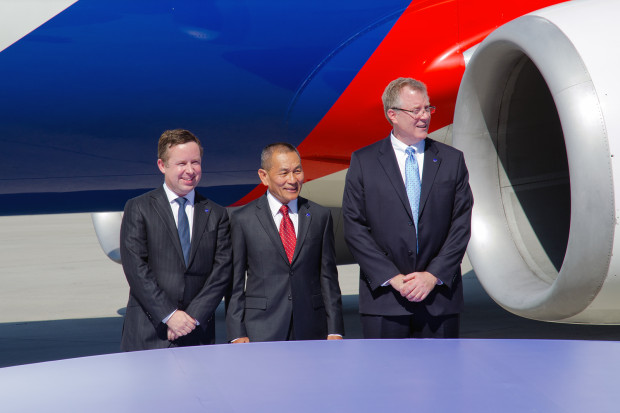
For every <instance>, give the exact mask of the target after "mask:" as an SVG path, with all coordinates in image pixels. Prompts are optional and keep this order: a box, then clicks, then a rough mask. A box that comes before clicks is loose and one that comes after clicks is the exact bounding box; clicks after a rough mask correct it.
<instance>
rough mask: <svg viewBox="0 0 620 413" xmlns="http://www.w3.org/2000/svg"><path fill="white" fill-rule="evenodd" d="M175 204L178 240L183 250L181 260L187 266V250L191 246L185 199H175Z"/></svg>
mask: <svg viewBox="0 0 620 413" xmlns="http://www.w3.org/2000/svg"><path fill="white" fill-rule="evenodd" d="M175 201H176V202H177V204H179V215H178V217H179V218H178V221H179V222H178V224H177V225H178V227H177V230H178V231H179V240H180V241H181V248H182V249H183V258H185V265H188V264H189V249H190V246H191V245H192V243H191V240H190V237H189V220H188V219H187V214H186V213H185V203H186V202H187V199H186V198H183V197H179V198H177V199H175Z"/></svg>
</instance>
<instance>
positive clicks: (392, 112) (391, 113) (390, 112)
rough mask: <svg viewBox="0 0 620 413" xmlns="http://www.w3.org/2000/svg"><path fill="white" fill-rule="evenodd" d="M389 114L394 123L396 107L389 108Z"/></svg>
mask: <svg viewBox="0 0 620 413" xmlns="http://www.w3.org/2000/svg"><path fill="white" fill-rule="evenodd" d="M387 115H388V118H389V119H390V121H391V122H392V124H394V122H395V121H396V111H395V110H394V109H388V111H387Z"/></svg>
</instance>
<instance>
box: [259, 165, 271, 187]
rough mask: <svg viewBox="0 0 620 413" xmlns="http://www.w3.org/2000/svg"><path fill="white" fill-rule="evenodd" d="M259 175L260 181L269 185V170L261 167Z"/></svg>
mask: <svg viewBox="0 0 620 413" xmlns="http://www.w3.org/2000/svg"><path fill="white" fill-rule="evenodd" d="M258 177H259V178H260V181H261V182H262V183H263V185H265V186H267V187H268V186H269V177H268V176H267V171H266V170H264V169H259V170H258Z"/></svg>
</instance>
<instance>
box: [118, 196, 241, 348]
mask: <svg viewBox="0 0 620 413" xmlns="http://www.w3.org/2000/svg"><path fill="white" fill-rule="evenodd" d="M121 259H122V263H123V270H124V272H125V276H126V277H127V281H128V282H129V301H128V303H127V314H126V315H125V323H124V325H123V335H122V339H121V349H122V350H123V351H133V350H146V349H154V348H164V347H169V346H176V345H181V346H182V345H197V344H209V343H213V342H214V334H215V333H214V332H215V330H214V324H213V312H214V311H215V308H216V307H217V306H218V304H219V303H220V301H221V300H222V297H223V295H224V293H225V291H226V288H227V286H228V284H229V282H230V277H231V269H232V261H231V259H232V257H231V244H230V232H229V221H228V214H227V212H226V209H225V208H223V207H221V206H219V205H217V204H216V203H214V202H212V201H210V200H208V199H206V198H204V197H203V196H201V195H200V194H199V193H198V192H196V197H195V201H194V223H193V228H192V240H191V251H190V259H189V265H188V266H186V265H185V260H184V259H183V251H182V249H181V242H180V240H179V236H178V232H177V228H176V224H175V221H174V217H173V215H172V209H171V208H170V204H169V202H168V198H167V197H166V193H165V191H164V189H163V187H159V188H158V189H155V190H153V191H151V192H148V193H146V194H144V195H141V196H139V197H137V198H133V199H130V200H129V201H128V202H127V204H126V205H125V213H124V215H123V221H122V225H121ZM175 309H180V310H183V311H185V312H187V313H188V314H189V315H190V316H192V317H194V318H195V319H197V320H198V321H199V322H200V326H198V327H197V328H196V330H194V332H192V333H191V334H189V335H187V336H185V337H182V338H180V339H179V340H177V341H175V342H174V343H171V342H169V341H168V339H167V336H166V332H167V326H166V325H165V324H163V323H162V320H163V319H164V318H165V317H167V316H168V315H169V314H170V313H172V312H173V311H174V310H175Z"/></svg>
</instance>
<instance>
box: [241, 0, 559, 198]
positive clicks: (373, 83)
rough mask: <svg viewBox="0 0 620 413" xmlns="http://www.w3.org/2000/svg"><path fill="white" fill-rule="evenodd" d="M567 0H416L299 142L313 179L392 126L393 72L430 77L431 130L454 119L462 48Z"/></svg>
mask: <svg viewBox="0 0 620 413" xmlns="http://www.w3.org/2000/svg"><path fill="white" fill-rule="evenodd" d="M562 2H563V1H557V0H522V1H520V2H515V3H513V4H506V3H510V2H497V1H496V0H444V1H442V0H429V1H414V2H412V3H411V4H410V5H409V7H408V8H407V10H405V12H403V14H402V15H401V16H400V18H399V19H398V21H397V22H396V23H395V24H394V27H393V28H392V30H390V32H389V33H388V34H387V35H386V37H385V39H384V40H383V42H381V44H380V45H379V47H377V49H376V50H375V52H374V53H373V54H372V56H370V58H369V59H368V61H367V62H366V64H365V65H364V66H363V67H362V68H361V69H360V71H359V72H358V74H357V75H356V76H355V78H354V79H353V81H352V82H351V84H350V85H349V86H348V87H347V88H346V89H345V91H344V92H343V93H342V95H341V96H340V98H338V100H337V101H336V102H335V103H334V105H333V106H332V107H331V109H330V110H329V111H328V112H327V113H326V114H325V116H324V117H323V118H322V119H321V121H320V122H319V123H318V124H317V125H316V127H315V128H314V129H313V130H312V132H311V133H310V134H309V135H308V136H307V137H306V139H305V140H304V141H303V142H302V143H301V144H300V145H299V146H298V150H299V153H300V154H301V157H302V163H303V168H304V172H305V177H306V182H308V181H311V180H313V179H317V178H321V177H323V176H326V175H329V174H332V173H335V172H338V171H341V170H343V169H346V168H348V166H349V161H350V159H351V153H352V152H353V151H355V150H357V149H359V148H361V147H364V146H366V145H369V144H371V143H373V142H376V141H378V140H379V139H382V138H384V137H386V136H387V135H388V134H389V133H390V129H391V128H390V124H389V123H388V122H387V120H386V119H385V116H384V114H383V105H382V103H381V95H382V94H383V90H384V89H385V87H386V86H387V84H388V83H389V82H390V81H392V80H393V79H396V78H398V77H413V78H416V79H418V80H420V81H422V82H424V83H426V85H427V87H428V91H429V96H430V99H431V104H433V105H435V106H437V112H436V113H435V114H434V115H433V119H432V122H431V127H430V131H431V132H432V131H433V130H437V129H440V128H442V127H445V126H447V125H449V124H451V123H452V119H453V117H454V106H455V103H456V96H457V93H458V89H459V85H460V82H461V78H462V77H463V72H464V71H465V62H464V60H463V54H462V53H463V52H464V51H466V50H468V49H469V48H471V47H472V46H474V45H476V44H478V43H480V42H481V41H482V40H483V39H484V38H485V37H486V36H487V35H488V34H489V33H491V32H492V31H493V30H495V29H496V28H497V27H499V26H500V25H502V24H504V23H506V22H508V21H510V20H513V19H515V18H517V17H519V16H522V15H524V14H526V13H529V12H532V11H534V10H538V9H541V8H544V7H547V6H550V5H553V4H556V3H562ZM264 192H265V187H264V186H262V185H259V186H258V187H256V188H254V190H252V191H251V192H250V193H249V194H247V195H246V196H245V197H243V198H242V199H240V200H239V201H237V202H236V203H235V204H233V205H243V204H245V203H247V202H250V201H252V200H253V199H256V198H258V197H259V196H260V195H262V194H263V193H264Z"/></svg>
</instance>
